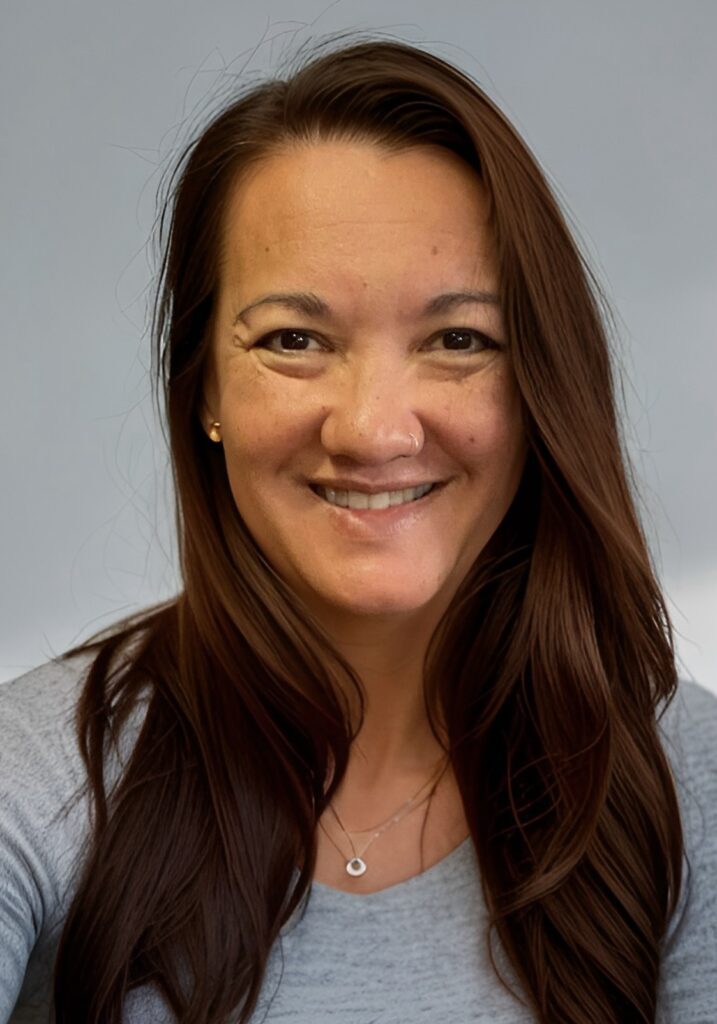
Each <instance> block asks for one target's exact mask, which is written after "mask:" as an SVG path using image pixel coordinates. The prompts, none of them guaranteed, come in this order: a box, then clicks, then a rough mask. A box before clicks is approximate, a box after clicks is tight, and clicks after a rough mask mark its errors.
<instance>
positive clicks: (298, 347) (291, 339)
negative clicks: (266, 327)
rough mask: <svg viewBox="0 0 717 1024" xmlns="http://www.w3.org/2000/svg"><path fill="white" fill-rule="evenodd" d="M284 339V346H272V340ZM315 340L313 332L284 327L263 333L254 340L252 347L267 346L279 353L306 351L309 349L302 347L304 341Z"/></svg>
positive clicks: (271, 350)
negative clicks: (285, 345)
mask: <svg viewBox="0 0 717 1024" xmlns="http://www.w3.org/2000/svg"><path fill="white" fill-rule="evenodd" d="M284 339H286V344H287V347H286V348H282V347H280V348H276V347H272V345H271V343H272V342H273V341H274V340H278V341H283V340H284ZM307 340H308V341H316V338H314V336H313V334H309V333H308V332H307V331H299V330H291V329H284V330H281V331H271V333H270V334H265V335H264V336H263V337H262V338H259V340H258V341H256V342H255V343H254V344H253V345H252V348H268V349H269V351H270V352H278V353H279V354H287V353H290V352H307V351H311V350H310V349H307V348H304V342H305V341H307Z"/></svg>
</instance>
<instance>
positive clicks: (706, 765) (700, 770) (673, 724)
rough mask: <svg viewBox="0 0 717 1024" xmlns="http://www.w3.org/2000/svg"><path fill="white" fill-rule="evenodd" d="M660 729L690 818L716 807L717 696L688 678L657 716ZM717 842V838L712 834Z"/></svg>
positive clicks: (685, 810)
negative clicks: (662, 711)
mask: <svg viewBox="0 0 717 1024" xmlns="http://www.w3.org/2000/svg"><path fill="white" fill-rule="evenodd" d="M658 722H659V731H660V735H661V739H662V743H663V747H664V748H665V752H666V753H667V755H668V757H669V759H670V763H671V766H672V770H673V775H674V778H675V783H676V785H677V789H678V792H679V795H680V798H681V801H682V803H683V813H685V814H686V815H687V816H688V818H689V819H690V821H692V819H694V817H695V815H696V814H697V813H698V812H700V811H706V812H708V813H711V814H714V812H715V809H716V808H717V695H715V694H714V693H712V692H711V691H710V690H708V689H706V688H705V687H703V686H700V685H699V684H698V683H696V682H693V681H692V680H689V679H682V680H680V683H679V686H678V688H677V692H676V694H675V697H674V699H673V700H672V702H671V703H670V704H669V706H668V707H667V708H665V710H664V713H663V714H662V715H661V716H660V717H659V718H658ZM711 838H712V839H713V840H716V841H717V837H715V836H712V837H711Z"/></svg>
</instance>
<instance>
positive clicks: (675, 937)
mask: <svg viewBox="0 0 717 1024" xmlns="http://www.w3.org/2000/svg"><path fill="white" fill-rule="evenodd" d="M659 729H660V733H661V738H662V742H663V746H664V748H665V752H666V753H667V755H668V758H669V760H670V765H671V768H672V774H673V778H674V781H675V788H676V791H677V796H678V800H679V804H680V814H681V818H682V827H683V836H684V857H683V862H682V871H683V878H682V887H681V890H680V897H679V900H678V904H677V907H676V910H675V913H674V915H673V917H672V919H671V921H670V924H669V927H668V930H667V935H666V938H665V943H664V947H663V962H662V968H661V976H660V1001H659V1008H658V1015H657V1018H656V1020H657V1021H658V1022H659V1024H676V1022H677V1021H679V1022H680V1024H705V1022H706V1021H708V1020H710V1021H711V1020H715V1019H717V995H715V990H714V977H715V974H716V973H717V925H716V924H715V922H717V696H715V694H713V693H712V692H711V691H709V690H707V689H706V688H705V687H703V686H700V685H699V684H697V683H695V682H692V681H691V680H681V681H680V684H679V686H678V689H677V693H676V695H675V697H674V699H673V701H672V702H671V703H670V705H669V706H668V707H667V708H666V709H665V711H664V714H663V715H662V717H661V718H659Z"/></svg>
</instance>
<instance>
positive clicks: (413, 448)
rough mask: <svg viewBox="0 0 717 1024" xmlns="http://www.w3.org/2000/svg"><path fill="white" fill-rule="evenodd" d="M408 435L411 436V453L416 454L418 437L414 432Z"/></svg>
mask: <svg viewBox="0 0 717 1024" xmlns="http://www.w3.org/2000/svg"><path fill="white" fill-rule="evenodd" d="M408 436H409V437H410V438H411V446H412V450H411V452H410V454H411V455H415V454H416V452H417V451H418V438H417V437H415V436H414V435H413V434H409V435H408Z"/></svg>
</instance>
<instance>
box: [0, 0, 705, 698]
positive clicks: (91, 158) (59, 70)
mask: <svg viewBox="0 0 717 1024" xmlns="http://www.w3.org/2000/svg"><path fill="white" fill-rule="evenodd" d="M351 29H355V30H359V31H360V32H371V31H377V32H379V33H381V34H382V35H383V36H384V37H389V36H391V37H393V38H396V39H403V40H406V41H408V42H413V43H415V44H417V45H419V46H422V47H424V48H425V49H429V50H431V51H432V52H434V53H436V54H437V55H439V56H442V57H444V58H446V59H448V60H449V61H451V62H453V63H454V64H457V65H458V66H460V67H462V68H463V69H464V70H465V71H467V72H468V73H469V74H470V75H471V76H473V77H474V78H476V79H477V80H478V81H479V82H480V83H481V84H482V86H483V87H484V88H485V89H486V91H487V92H488V93H489V94H490V95H491V96H492V97H493V98H494V99H495V100H496V101H497V102H498V104H499V106H501V107H502V109H503V110H504V111H505V113H506V114H507V115H508V117H509V118H510V119H511V120H512V121H513V123H514V124H515V125H516V127H517V128H518V130H519V131H520V132H521V134H522V135H523V137H524V138H525V140H526V141H527V143H528V144H529V146H530V147H531V149H532V150H533V152H534V153H535V154H536V156H537V157H538V159H539V161H540V162H541V164H542V166H543V168H544V169H545V170H546V172H547V174H548V177H549V180H550V182H551V184H552V185H553V187H554V189H555V190H556V192H557V194H558V197H559V199H560V201H561V203H562V205H563V208H564V209H565V210H566V213H567V214H568V216H569V218H570V222H571V224H572V225H573V226H574V229H575V231H576V232H577V234H578V238H579V240H580V243H581V245H582V247H583V249H584V250H585V251H586V252H587V254H588V256H589V258H590V259H591V260H592V263H593V265H594V267H595V269H596V271H597V274H598V277H599V279H600V280H601V282H602V284H603V286H604V287H605V289H606V291H607V293H608V297H609V299H610V300H611V302H612V306H613V309H614V311H615V314H616V318H617V328H618V334H619V339H618V353H619V362H620V371H621V374H622V386H623V389H624V413H625V429H626V435H627V438H628V443H629V450H630V455H631V458H632V460H633V462H634V466H635V470H636V473H637V477H638V481H639V488H640V494H639V503H640V512H641V515H642V517H643V522H644V526H645V530H646V532H647V536H648V539H649V542H650V545H651V548H652V552H653V556H654V560H655V564H656V567H657V570H658V572H659V575H660V578H661V581H662V583H663V586H664V589H665V592H666V594H667V597H668V601H669V608H670V612H671V615H672V619H673V623H674V626H675V628H676V630H677V641H678V650H679V656H680V668H681V674H682V675H683V676H689V677H692V678H695V679H696V680H697V681H698V682H700V683H702V685H704V686H706V687H708V688H710V689H711V690H713V691H714V692H717V531H716V530H715V512H714V510H715V506H716V505H717V486H716V483H715V461H716V460H715V453H716V449H717V445H716V441H717V412H716V409H715V405H716V403H715V399H714V392H715V380H716V379H717V355H716V348H715V334H716V330H715V323H716V322H717V318H716V316H715V313H716V303H715V284H716V283H717V242H716V241H715V239H716V238H717V230H716V229H717V200H716V199H715V194H716V190H715V181H716V180H717V118H715V116H714V103H715V97H716V96H717V61H715V57H714V54H715V44H716V43H717V3H715V2H713V0H703V2H699V0H682V2H680V3H679V4H678V3H675V2H674V0H673V2H670V3H668V2H665V0H631V2H629V3H625V2H624V0H601V3H600V4H597V3H595V0H522V2H521V0H503V2H498V0H492V2H491V0H470V2H469V0H465V2H461V0H443V2H442V3H440V4H436V3H433V2H431V3H428V2H422V0H410V2H406V0H380V2H376V0H363V2H362V3H361V4H360V5H359V4H355V3H351V2H348V0H339V2H335V3H333V4H327V3H326V2H324V0H322V2H315V0H301V2H300V3H290V2H288V0H284V2H282V0H273V2H270V3H266V4H261V5H260V4H258V3H255V4H252V5H249V4H244V5H242V4H240V3H237V0H232V2H219V0H203V2H202V3H198V2H194V3H191V2H190V3H184V4H172V3H170V2H168V0H141V2H139V0H124V2H123V3H122V4H117V3H112V4H110V3H109V2H104V0H63V2H62V3H57V2H54V0H31V2H27V0H2V6H1V7H0V96H1V97H2V100H1V106H0V116H1V122H0V128H1V130H2V152H1V157H0V159H1V161H2V162H1V165H0V175H1V181H2V190H1V192H0V209H1V213H0V218H1V220H0V237H1V238H2V246H1V249H2V252H1V260H2V268H1V273H0V289H1V293H0V294H1V302H0V315H1V316H2V360H1V364H0V365H1V367H2V371H1V374H0V459H1V464H0V465H1V475H0V481H1V486H2V499H1V503H0V537H1V538H2V540H1V557H2V563H1V570H2V572H1V575H0V624H1V625H0V629H1V634H0V680H7V679H10V678H12V677H14V676H16V675H19V674H20V673H21V672H22V671H24V670H26V669H28V668H30V667H33V666H34V665H37V664H39V663H40V662H42V661H45V660H47V658H49V657H50V656H51V655H53V654H55V653H59V652H60V651H62V650H63V649H65V648H66V647H67V646H69V645H70V644H71V643H75V642H77V641H79V640H80V639H83V638H85V637H87V636H88V635H89V634H90V633H91V632H93V631H95V630H96V629H98V628H100V627H101V626H105V625H108V624H109V623H111V622H112V621H113V620H115V619H116V618H118V617H119V616H121V615H124V614H126V613H128V612H129V611H131V610H133V609H136V608H140V607H142V606H145V605H147V604H149V603H152V602H154V601H157V600H159V599H161V598H164V597H167V596H169V595H170V594H172V593H174V592H176V589H177V587H178V585H179V582H178V577H177V570H176V553H175V546H174V539H173V509H172V506H171V494H170V489H169V475H168V472H167V455H166V450H165V445H164V440H163V438H162V434H161V431H160V429H159V426H158V423H157V421H156V418H155V414H154V410H153V406H152V402H151V399H150V392H151V383H150V379H149V372H148V371H149V359H150V356H149V351H150V344H149V337H148V334H147V330H146V327H147V311H148V302H149V298H150V295H151V286H152V280H153V272H154V264H153V262H152V260H153V254H152V249H151V247H150V246H149V244H148V243H149V240H150V236H151V231H152V225H153V221H154V217H155V191H156V188H157V186H158V184H159V180H160V176H161V174H162V173H163V172H164V171H165V170H166V168H167V166H168V165H170V164H171V162H172V160H173V158H174V157H176V155H177V153H178V151H179V148H180V147H181V146H182V145H183V144H184V143H185V142H186V141H187V138H188V137H189V133H191V130H192V128H193V126H196V125H197V124H201V123H203V120H202V118H203V115H204V114H206V112H207V111H209V110H210V109H213V107H212V105H213V104H214V103H215V101H216V97H217V96H218V95H220V94H226V90H227V88H231V86H232V83H233V82H234V81H237V80H239V81H241V82H245V81H246V80H247V79H257V80H258V78H259V77H261V76H263V74H264V73H267V72H271V71H272V70H273V69H275V68H276V65H277V63H278V62H279V61H280V60H281V59H285V57H286V54H287V51H291V52H293V51H295V50H296V48H297V47H298V46H300V45H301V44H302V43H303V44H304V45H307V44H310V43H311V41H312V40H318V39H320V38H322V37H324V36H326V35H327V34H329V33H335V32H338V31H340V30H351Z"/></svg>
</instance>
